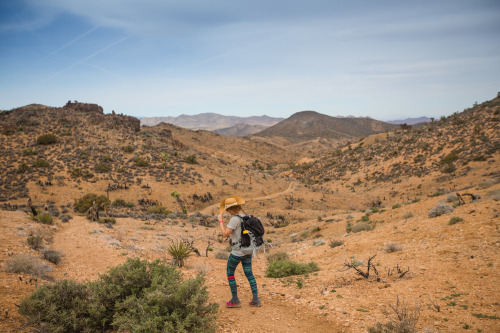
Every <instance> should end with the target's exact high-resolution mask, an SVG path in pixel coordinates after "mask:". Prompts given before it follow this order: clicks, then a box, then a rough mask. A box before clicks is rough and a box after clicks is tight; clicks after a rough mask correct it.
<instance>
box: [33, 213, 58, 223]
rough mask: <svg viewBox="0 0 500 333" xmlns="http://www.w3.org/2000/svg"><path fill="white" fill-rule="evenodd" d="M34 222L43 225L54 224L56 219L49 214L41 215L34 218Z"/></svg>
mask: <svg viewBox="0 0 500 333" xmlns="http://www.w3.org/2000/svg"><path fill="white" fill-rule="evenodd" d="M33 220H34V221H36V222H38V223H41V224H52V223H53V222H54V219H53V218H52V215H50V214H49V213H41V214H38V215H37V216H33Z"/></svg>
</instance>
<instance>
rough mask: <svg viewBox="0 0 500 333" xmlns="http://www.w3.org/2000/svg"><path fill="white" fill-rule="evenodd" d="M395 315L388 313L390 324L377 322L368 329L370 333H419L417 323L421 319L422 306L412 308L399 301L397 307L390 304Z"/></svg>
mask: <svg viewBox="0 0 500 333" xmlns="http://www.w3.org/2000/svg"><path fill="white" fill-rule="evenodd" d="M389 307H390V308H391V310H392V312H393V313H386V316H387V317H388V318H389V319H390V321H389V322H388V323H385V324H382V323H380V322H377V323H376V324H375V326H372V327H369V328H368V333H417V322H418V320H419V318H420V305H418V304H417V305H415V307H410V306H409V305H408V304H407V303H406V302H404V301H401V302H400V300H399V297H398V298H397V302H396V304H395V305H393V304H389Z"/></svg>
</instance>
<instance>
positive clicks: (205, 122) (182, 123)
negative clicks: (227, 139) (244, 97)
mask: <svg viewBox="0 0 500 333" xmlns="http://www.w3.org/2000/svg"><path fill="white" fill-rule="evenodd" d="M283 119H284V118H273V117H268V116H253V117H237V116H223V115H220V114H217V113H200V114H198V115H193V116H189V115H180V116H178V117H144V118H141V119H140V120H141V125H147V126H154V125H157V124H159V123H161V122H164V123H168V124H173V125H176V126H179V127H183V128H187V129H191V130H198V129H202V130H206V131H215V130H222V129H224V130H229V128H231V127H232V126H235V125H238V126H239V127H238V128H241V124H244V125H259V126H263V127H262V128H265V127H269V126H272V125H275V124H277V123H279V122H280V121H282V120H283ZM229 131H233V130H229ZM221 134H223V133H221Z"/></svg>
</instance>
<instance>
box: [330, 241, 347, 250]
mask: <svg viewBox="0 0 500 333" xmlns="http://www.w3.org/2000/svg"><path fill="white" fill-rule="evenodd" d="M343 244H344V242H342V241H339V240H332V241H330V247H331V248H332V249H333V248H336V247H337V246H341V245H343Z"/></svg>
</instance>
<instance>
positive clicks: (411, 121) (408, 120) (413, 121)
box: [388, 117, 431, 125]
mask: <svg viewBox="0 0 500 333" xmlns="http://www.w3.org/2000/svg"><path fill="white" fill-rule="evenodd" d="M430 122H431V118H427V117H420V118H406V119H400V120H390V121H388V123H389V124H396V125H400V124H407V125H415V124H421V123H430Z"/></svg>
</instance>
